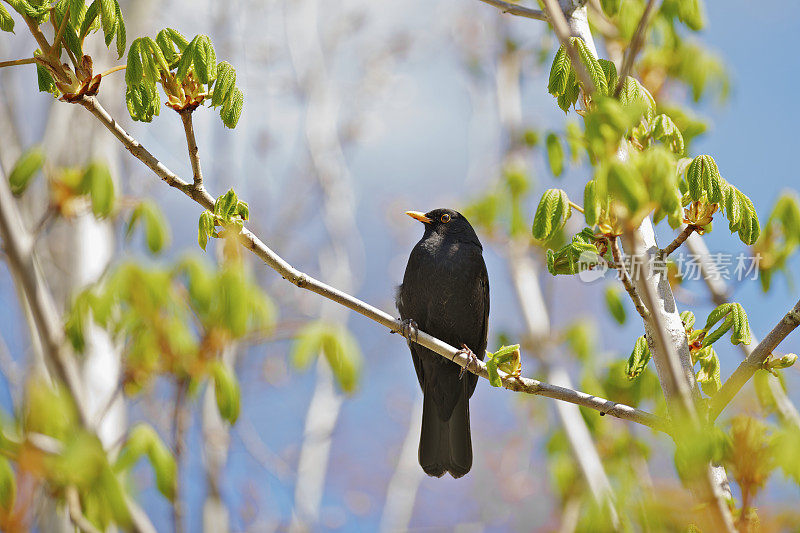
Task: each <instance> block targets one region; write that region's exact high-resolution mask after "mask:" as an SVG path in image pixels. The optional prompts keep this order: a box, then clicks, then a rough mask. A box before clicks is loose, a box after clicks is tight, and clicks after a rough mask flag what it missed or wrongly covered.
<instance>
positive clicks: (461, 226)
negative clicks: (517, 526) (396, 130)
mask: <svg viewBox="0 0 800 533" xmlns="http://www.w3.org/2000/svg"><path fill="white" fill-rule="evenodd" d="M406 214H407V215H409V216H410V217H412V218H415V219H417V220H419V221H420V222H422V223H424V224H425V233H424V235H423V236H422V239H421V240H420V241H419V242H418V243H417V244H416V246H414V249H413V250H412V251H411V256H410V257H409V258H408V265H407V266H406V273H405V276H404V277H403V284H402V285H400V287H399V288H398V290H397V308H398V309H399V311H400V317H401V318H402V319H403V321H404V322H405V324H406V327H407V328H410V329H411V330H412V331H411V333H412V335H411V336H412V338H413V329H415V328H419V329H420V330H422V331H424V332H426V333H428V334H430V335H433V336H434V337H438V338H439V339H441V340H443V341H445V342H447V343H448V344H450V345H452V346H460V347H462V348H463V350H462V351H463V352H464V353H466V354H467V355H468V356H469V357H470V358H474V357H476V354H477V357H479V358H480V359H483V357H484V355H485V353H486V334H487V323H488V319H489V277H488V275H487V273H486V264H485V263H484V261H483V247H482V246H481V242H480V241H479V240H478V236H477V235H476V234H475V230H474V229H472V226H471V225H470V223H469V222H468V221H467V219H466V218H464V216H463V215H462V214H461V213H459V212H457V211H453V210H451V209H434V210H433V211H430V212H428V213H425V214H422V213H419V212H416V211H408V212H407V213H406ZM409 348H411V357H412V359H413V360H414V368H415V369H416V371H417V378H418V379H419V384H420V386H421V387H422V394H423V396H424V400H423V407H422V432H421V433H422V434H421V436H420V440H419V464H420V466H422V469H423V470H424V471H425V473H426V474H428V475H429V476H435V477H441V476H443V475H444V474H445V472H450V475H452V476H453V477H454V478H459V477H461V476H463V475H464V474H466V473H467V472H469V470H470V468H472V438H471V437H470V429H469V398H470V397H471V396H472V393H473V392H474V391H475V385H476V384H477V382H478V376H476V375H475V374H472V373H469V372H467V373H466V375H464V373H463V369H462V368H461V367H460V366H459V365H457V364H456V363H454V362H452V361H449V360H447V359H445V358H444V357H442V356H441V355H439V354H437V353H435V352H433V351H431V350H428V349H427V348H425V347H423V346H421V345H419V344H416V343H413V342H410V341H409Z"/></svg>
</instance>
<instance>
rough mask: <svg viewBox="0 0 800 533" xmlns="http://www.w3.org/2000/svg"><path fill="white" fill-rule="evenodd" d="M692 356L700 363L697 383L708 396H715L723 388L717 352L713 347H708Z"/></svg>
mask: <svg viewBox="0 0 800 533" xmlns="http://www.w3.org/2000/svg"><path fill="white" fill-rule="evenodd" d="M692 355H693V357H694V358H695V360H696V361H697V362H698V363H700V369H699V370H698V371H697V382H698V383H700V388H702V389H703V392H705V393H706V394H707V395H709V396H713V395H714V394H716V393H717V392H719V389H720V387H722V379H721V374H720V365H719V356H717V352H715V351H714V348H712V347H711V346H706V347H704V348H702V349H700V350H699V351H697V352H695V353H693V354H692Z"/></svg>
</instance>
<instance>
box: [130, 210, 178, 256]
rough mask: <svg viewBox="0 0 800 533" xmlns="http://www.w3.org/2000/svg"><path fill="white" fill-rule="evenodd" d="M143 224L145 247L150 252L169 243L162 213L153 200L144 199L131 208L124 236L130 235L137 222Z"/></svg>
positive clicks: (161, 248) (159, 250)
mask: <svg viewBox="0 0 800 533" xmlns="http://www.w3.org/2000/svg"><path fill="white" fill-rule="evenodd" d="M139 221H141V222H142V224H144V235H145V242H146V243H147V248H148V250H150V252H151V253H153V254H157V253H159V252H161V250H163V249H164V247H165V246H166V245H167V244H168V243H169V240H170V234H169V226H168V225H167V220H166V218H164V214H163V213H162V212H161V210H160V209H159V208H158V205H156V204H155V203H154V202H152V201H149V200H144V201H142V202H139V204H138V205H137V206H136V207H135V208H134V209H133V212H132V213H131V218H130V220H129V221H128V226H127V229H126V230H125V236H126V237H130V236H131V234H133V230H134V229H135V228H136V225H137V223H138V222H139Z"/></svg>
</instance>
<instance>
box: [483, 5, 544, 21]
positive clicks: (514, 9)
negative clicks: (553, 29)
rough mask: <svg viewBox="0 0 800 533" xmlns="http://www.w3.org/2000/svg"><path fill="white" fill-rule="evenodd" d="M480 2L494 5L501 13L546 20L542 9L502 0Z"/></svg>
mask: <svg viewBox="0 0 800 533" xmlns="http://www.w3.org/2000/svg"><path fill="white" fill-rule="evenodd" d="M481 2H483V3H485V4H489V5H490V6H494V7H496V8H497V9H499V10H500V11H502V12H503V13H508V14H509V15H517V16H518V17H525V18H529V19H535V20H543V21H545V22H547V20H548V19H547V15H546V14H545V13H544V11H540V10H538V9H531V8H529V7H524V6H520V5H517V4H512V3H511V2H503V1H502V0H481Z"/></svg>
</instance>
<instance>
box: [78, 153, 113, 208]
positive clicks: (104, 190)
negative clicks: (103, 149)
mask: <svg viewBox="0 0 800 533" xmlns="http://www.w3.org/2000/svg"><path fill="white" fill-rule="evenodd" d="M81 190H82V191H83V192H84V193H88V194H89V197H90V198H91V200H92V212H93V213H94V216H95V217H97V218H105V217H107V216H109V215H110V214H111V212H112V211H113V210H114V203H115V199H116V197H115V194H114V179H113V178H112V177H111V172H110V171H109V170H108V167H107V166H106V165H104V164H102V163H98V162H92V163H90V164H89V166H88V167H86V170H85V171H84V173H83V178H82V179H81Z"/></svg>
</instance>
